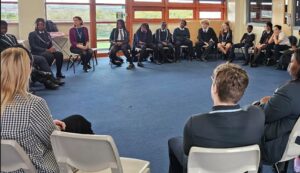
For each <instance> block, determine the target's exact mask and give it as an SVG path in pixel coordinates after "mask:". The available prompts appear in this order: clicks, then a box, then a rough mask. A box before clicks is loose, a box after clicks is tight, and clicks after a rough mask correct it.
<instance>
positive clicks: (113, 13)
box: [96, 5, 125, 22]
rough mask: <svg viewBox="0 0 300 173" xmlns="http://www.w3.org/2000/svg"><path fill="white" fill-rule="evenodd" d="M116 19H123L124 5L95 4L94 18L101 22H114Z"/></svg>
mask: <svg viewBox="0 0 300 173" xmlns="http://www.w3.org/2000/svg"><path fill="white" fill-rule="evenodd" d="M118 19H123V20H125V6H124V5H120V6H117V5H114V6H110V5H97V6H96V20H97V21H101V22H116V21H117V20H118Z"/></svg>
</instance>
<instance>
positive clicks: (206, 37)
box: [196, 20, 218, 61]
mask: <svg viewBox="0 0 300 173" xmlns="http://www.w3.org/2000/svg"><path fill="white" fill-rule="evenodd" d="M217 42H218V38H217V35H216V33H215V31H214V29H213V28H211V27H209V21H208V20H203V21H201V28H200V29H199V30H198V42H197V43H196V52H197V58H198V59H200V60H201V61H206V59H207V57H208V55H209V53H211V52H212V51H213V49H214V47H215V46H216V44H217Z"/></svg>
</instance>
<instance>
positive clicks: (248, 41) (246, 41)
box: [229, 25, 255, 66]
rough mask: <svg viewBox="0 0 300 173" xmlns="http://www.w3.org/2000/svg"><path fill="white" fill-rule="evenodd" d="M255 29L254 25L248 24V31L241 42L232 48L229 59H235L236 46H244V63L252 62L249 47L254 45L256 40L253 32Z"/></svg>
mask: <svg viewBox="0 0 300 173" xmlns="http://www.w3.org/2000/svg"><path fill="white" fill-rule="evenodd" d="M252 30H253V26H252V25H248V27H247V33H244V35H243V37H242V39H241V41H240V43H237V44H234V45H233V46H232V48H231V50H230V56H229V58H230V59H229V61H230V62H232V61H233V60H234V59H235V53H234V49H235V48H242V47H244V51H243V54H244V56H245V63H244V64H243V65H244V66H245V65H248V64H249V62H250V57H249V52H248V50H249V48H250V47H252V46H253V42H254V40H255V34H254V33H252Z"/></svg>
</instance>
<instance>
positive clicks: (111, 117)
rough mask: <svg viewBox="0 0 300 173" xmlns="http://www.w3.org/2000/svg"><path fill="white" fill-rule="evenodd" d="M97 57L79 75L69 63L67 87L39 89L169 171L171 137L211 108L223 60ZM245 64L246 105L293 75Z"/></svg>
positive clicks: (63, 112) (61, 108)
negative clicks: (136, 61) (132, 62)
mask: <svg viewBox="0 0 300 173" xmlns="http://www.w3.org/2000/svg"><path fill="white" fill-rule="evenodd" d="M98 62H99V64H98V66H96V70H95V71H91V72H89V73H83V71H82V68H81V66H76V70H77V71H76V74H75V75H74V74H73V72H72V71H68V72H66V71H65V67H64V71H63V72H64V74H65V75H66V80H65V81H66V85H65V86H63V87H60V88H59V90H57V91H49V90H44V89H42V90H39V91H37V92H36V94H37V95H39V96H41V97H43V98H45V99H46V101H47V103H48V105H49V107H50V110H51V112H52V114H53V117H54V118H57V119H61V118H64V117H66V116H67V115H70V114H82V115H84V116H85V117H86V118H87V119H88V120H90V121H91V122H92V124H93V129H94V131H95V132H96V133H97V134H108V135H111V136H112V137H113V138H114V140H115V142H116V145H117V147H118V149H119V153H120V155H121V156H126V157H134V158H140V159H145V160H149V161H150V162H151V172H152V173H166V172H167V170H168V151H167V141H168V139H169V138H171V137H174V136H180V135H182V133H183V126H184V124H185V121H186V120H187V118H188V117H189V116H191V115H192V114H195V113H201V112H208V111H210V109H211V106H212V101H211V98H210V85H211V78H210V76H211V74H212V71H213V69H214V68H215V67H216V66H217V65H218V64H220V63H223V62H224V61H214V62H208V63H204V62H199V61H193V62H188V61H182V62H181V63H176V64H164V65H161V66H159V65H154V64H151V63H145V68H139V67H136V69H135V70H132V71H128V70H126V66H127V65H126V64H124V65H123V67H120V68H111V67H110V65H109V64H108V59H106V58H105V59H103V58H102V59H98ZM237 63H241V62H237ZM245 69H246V70H247V72H248V74H249V76H250V84H249V87H248V89H247V92H246V93H245V96H244V97H243V99H242V100H241V102H240V104H241V105H245V104H249V103H252V102H253V101H255V100H257V99H259V98H261V97H262V96H266V95H272V93H273V91H274V90H275V89H276V88H277V87H278V86H280V85H281V84H283V83H285V82H286V81H288V80H289V75H288V73H287V72H284V71H278V70H274V67H259V68H255V69H252V68H250V67H245ZM41 88H43V87H41ZM245 159H247V158H245ZM264 172H265V173H267V172H270V170H266V169H265V171H264Z"/></svg>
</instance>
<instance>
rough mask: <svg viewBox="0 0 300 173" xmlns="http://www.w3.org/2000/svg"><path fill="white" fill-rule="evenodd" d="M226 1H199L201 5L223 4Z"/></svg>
mask: <svg viewBox="0 0 300 173" xmlns="http://www.w3.org/2000/svg"><path fill="white" fill-rule="evenodd" d="M223 1H224V0H199V3H200V4H222V3H223Z"/></svg>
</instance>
